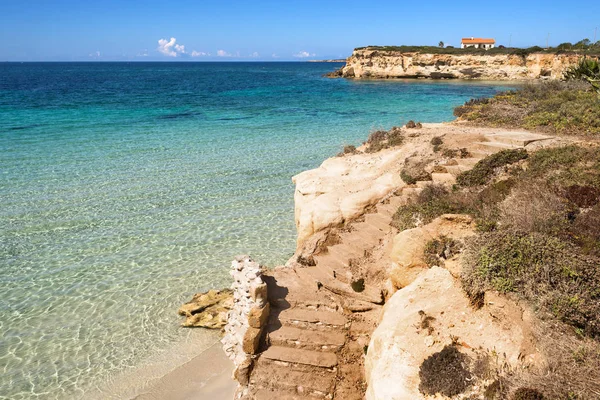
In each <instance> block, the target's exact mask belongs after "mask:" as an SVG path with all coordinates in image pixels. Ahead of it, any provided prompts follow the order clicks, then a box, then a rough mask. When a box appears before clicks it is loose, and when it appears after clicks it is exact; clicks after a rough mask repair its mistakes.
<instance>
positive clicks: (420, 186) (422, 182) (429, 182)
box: [417, 181, 433, 189]
mask: <svg viewBox="0 0 600 400" xmlns="http://www.w3.org/2000/svg"><path fill="white" fill-rule="evenodd" d="M432 183H433V181H417V187H418V188H421V189H423V188H424V187H425V186H429V185H431V184H432Z"/></svg>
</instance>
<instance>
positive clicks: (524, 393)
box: [511, 387, 545, 400]
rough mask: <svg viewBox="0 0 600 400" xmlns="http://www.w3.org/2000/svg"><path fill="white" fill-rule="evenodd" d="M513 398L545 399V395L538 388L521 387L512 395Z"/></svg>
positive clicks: (516, 399)
mask: <svg viewBox="0 0 600 400" xmlns="http://www.w3.org/2000/svg"><path fill="white" fill-rule="evenodd" d="M511 399H512V400H544V399H545V397H544V395H543V394H542V393H540V392H539V391H538V390H537V389H532V388H529V387H520V388H518V389H517V390H516V391H515V392H514V393H513V395H512V398H511Z"/></svg>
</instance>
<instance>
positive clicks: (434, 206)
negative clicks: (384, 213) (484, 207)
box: [391, 184, 472, 231]
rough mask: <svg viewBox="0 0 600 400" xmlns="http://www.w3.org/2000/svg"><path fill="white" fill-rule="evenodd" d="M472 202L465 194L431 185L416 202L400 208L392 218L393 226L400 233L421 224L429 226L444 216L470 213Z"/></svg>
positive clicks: (424, 189) (426, 187)
mask: <svg viewBox="0 0 600 400" xmlns="http://www.w3.org/2000/svg"><path fill="white" fill-rule="evenodd" d="M471 206H472V205H471V202H470V201H469V197H468V196H466V195H465V194H463V193H453V192H449V191H448V190H447V189H446V188H445V187H444V186H443V185H437V184H430V185H427V186H425V187H424V188H423V190H422V191H421V193H419V195H418V196H417V198H416V199H415V200H413V201H412V202H410V203H409V204H407V205H404V206H401V207H400V208H398V210H397V211H396V213H395V214H394V216H393V217H392V222H391V224H392V226H394V227H395V228H397V229H398V230H400V231H403V230H405V229H410V228H414V227H416V226H418V225H419V224H428V223H430V222H431V221H433V220H434V219H435V218H437V217H439V216H441V215H443V214H465V213H470V212H471V211H472V210H471Z"/></svg>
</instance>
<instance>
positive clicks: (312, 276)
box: [297, 267, 383, 304]
mask: <svg viewBox="0 0 600 400" xmlns="http://www.w3.org/2000/svg"><path fill="white" fill-rule="evenodd" d="M297 273H298V276H300V277H301V278H302V279H305V280H306V281H307V282H310V281H316V282H318V283H319V284H321V285H322V287H324V288H325V289H327V290H329V291H331V292H333V293H335V294H338V295H340V296H347V297H351V298H354V299H357V300H361V301H367V302H370V303H375V304H381V303H382V302H383V295H382V293H381V290H380V289H379V288H376V287H373V286H369V285H365V288H364V290H363V291H362V292H356V291H354V290H353V289H352V287H351V286H350V285H349V284H346V283H343V282H340V281H339V280H337V279H331V278H330V276H329V275H327V274H324V273H323V272H322V271H321V270H319V269H318V268H316V267H308V268H302V269H299V270H298V271H297Z"/></svg>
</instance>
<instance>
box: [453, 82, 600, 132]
mask: <svg viewBox="0 0 600 400" xmlns="http://www.w3.org/2000/svg"><path fill="white" fill-rule="evenodd" d="M454 113H455V115H456V116H457V117H459V118H460V119H462V120H464V121H467V122H470V123H473V124H480V125H486V126H499V127H506V128H512V129H514V128H524V129H533V130H539V131H542V132H548V133H552V134H566V135H576V134H600V98H599V97H598V96H597V95H596V93H595V92H594V91H593V90H592V87H591V85H590V84H589V83H585V82H583V81H576V80H574V81H569V82H559V81H550V82H545V83H540V84H528V85H525V86H524V87H523V88H522V89H520V90H516V91H508V92H502V93H499V94H497V95H495V96H494V97H493V98H491V99H490V100H489V101H488V102H487V103H485V104H482V103H476V102H472V103H469V102H467V103H466V104H465V105H463V106H459V107H457V108H456V109H455V111H454Z"/></svg>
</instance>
